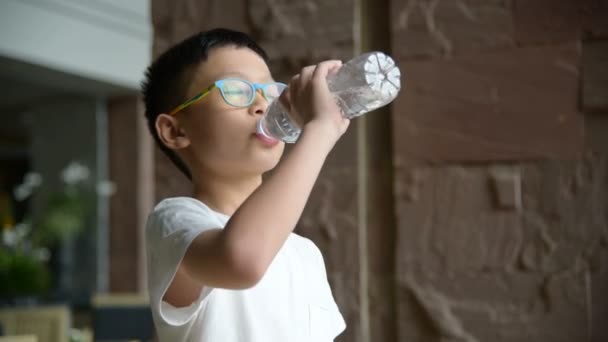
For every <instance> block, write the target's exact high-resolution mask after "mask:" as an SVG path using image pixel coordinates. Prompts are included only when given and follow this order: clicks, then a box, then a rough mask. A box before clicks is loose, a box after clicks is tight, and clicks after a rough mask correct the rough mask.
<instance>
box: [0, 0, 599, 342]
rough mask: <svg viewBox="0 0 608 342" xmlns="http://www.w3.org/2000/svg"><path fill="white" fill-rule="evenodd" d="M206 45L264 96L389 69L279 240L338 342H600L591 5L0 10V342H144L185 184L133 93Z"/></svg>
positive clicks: (595, 49) (487, 0)
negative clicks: (222, 50)
mask: <svg viewBox="0 0 608 342" xmlns="http://www.w3.org/2000/svg"><path fill="white" fill-rule="evenodd" d="M218 26H219V27H228V28H233V29H237V30H242V31H245V32H247V33H249V34H251V35H252V36H253V37H254V38H255V39H256V40H258V41H259V42H260V43H261V44H262V46H263V47H264V48H265V49H266V50H267V51H268V53H269V55H270V59H271V65H270V66H271V70H272V71H273V72H274V74H275V78H277V79H279V80H283V81H286V80H289V78H290V76H291V75H293V74H295V73H297V72H298V70H299V69H300V68H301V67H303V66H305V65H309V64H314V63H317V62H319V61H321V60H323V59H328V58H338V59H342V60H344V61H346V60H348V59H350V58H351V57H353V56H355V55H357V54H359V53H361V52H365V51H370V50H381V51H384V52H387V53H389V54H390V55H391V56H393V57H394V58H395V60H396V61H397V63H398V65H399V67H400V68H401V71H402V74H403V79H402V84H403V85H404V87H403V89H402V91H401V93H400V95H399V97H398V98H397V99H396V100H395V102H394V103H393V104H392V105H391V106H389V107H387V108H384V109H381V110H378V111H376V112H374V113H370V114H368V115H366V116H364V117H361V118H358V119H356V120H354V121H353V124H352V125H351V127H350V129H349V131H348V132H347V134H346V135H345V137H344V138H343V139H342V140H341V141H340V143H339V144H338V145H337V147H336V148H335V149H334V151H333V152H332V154H331V156H330V158H329V160H328V161H327V163H326V165H325V167H324V170H323V172H322V175H321V177H320V179H319V180H318V182H317V184H316V187H315V189H314V191H313V195H312V198H311V200H310V201H309V203H308V205H307V208H306V210H305V213H304V215H303V217H302V219H301V221H300V224H299V225H298V227H297V232H298V233H299V234H301V235H304V236H307V237H309V238H311V239H312V240H314V241H315V242H316V243H317V245H318V246H319V247H320V248H321V250H322V251H323V253H324V256H325V263H326V265H327V270H328V277H329V280H330V283H331V286H332V288H333V291H334V296H335V298H336V301H337V302H338V305H339V307H340V309H341V311H342V313H343V315H344V317H345V319H346V321H347V325H348V327H347V330H346V331H345V332H344V333H343V334H342V335H341V336H340V337H339V338H338V339H337V341H344V342H347V341H348V342H350V341H353V342H371V341H387V342H391V341H466V342H477V341H479V342H481V341H518V342H523V341H526V342H527V341H564V342H565V341H594V342H600V341H608V328H606V325H607V324H608V269H607V267H608V165H607V158H608V116H607V115H608V1H606V0H578V1H577V0H332V1H329V0H327V1H321V0H310V1H298V2H294V1H287V0H223V1H219V0H205V1H202V0H201V1H197V0H180V1H170V0H131V1H119V0H89V1H80V0H0V87H1V88H0V89H1V90H2V91H0V118H1V120H2V123H1V124H0V224H2V227H1V229H2V240H1V241H0V247H1V249H0V341H4V340H3V338H4V339H8V338H9V337H6V336H5V335H13V336H14V335H19V336H23V338H29V340H31V341H35V340H38V341H66V340H71V341H89V340H92V339H95V340H100V341H101V340H119V339H142V340H145V339H149V338H151V337H152V335H153V334H152V327H151V321H150V316H149V311H147V308H146V306H147V296H146V286H145V249H144V245H143V242H144V241H143V227H144V224H145V219H146V217H147V214H148V213H149V212H150V210H151V209H152V207H153V206H154V204H155V203H156V202H158V201H159V200H160V199H162V198H165V197H168V196H175V195H187V194H188V182H187V180H186V179H185V178H184V177H183V176H182V175H181V174H180V173H179V172H178V171H177V169H175V167H174V166H173V165H172V164H171V163H170V162H169V161H168V160H167V159H166V158H165V157H164V156H163V155H162V154H161V153H160V151H159V150H158V149H157V148H156V147H155V146H154V144H153V141H152V139H151V138H150V137H149V134H148V132H147V129H146V127H145V125H144V121H143V107H142V104H141V102H140V100H141V99H140V97H139V85H140V82H141V80H142V77H143V71H144V70H145V68H146V67H147V65H148V64H149V63H150V62H151V61H152V59H153V58H154V57H155V56H157V55H159V54H160V53H161V52H163V51H164V50H165V49H167V48H168V47H169V46H170V45H172V44H174V43H176V42H178V41H179V40H181V39H183V38H185V37H187V36H189V35H191V34H193V33H195V32H198V31H200V30H206V29H210V28H213V27H218ZM2 336H5V337H2ZM24 341H25V340H24Z"/></svg>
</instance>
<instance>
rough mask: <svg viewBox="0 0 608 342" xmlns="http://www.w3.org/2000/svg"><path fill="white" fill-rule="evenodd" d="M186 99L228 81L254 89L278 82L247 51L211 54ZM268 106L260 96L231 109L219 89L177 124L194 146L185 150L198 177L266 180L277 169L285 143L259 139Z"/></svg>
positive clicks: (180, 116)
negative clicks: (265, 175)
mask: <svg viewBox="0 0 608 342" xmlns="http://www.w3.org/2000/svg"><path fill="white" fill-rule="evenodd" d="M194 72H195V75H194V77H193V80H192V84H191V85H190V87H189V89H188V93H187V94H186V95H187V96H186V97H188V98H189V97H191V96H193V95H195V94H197V93H199V92H200V91H202V90H203V89H205V88H207V87H209V86H210V85H211V84H213V83H214V82H215V81H217V80H220V79H224V78H229V77H230V78H233V77H236V78H241V79H245V80H247V81H250V82H253V83H269V82H273V81H274V80H273V79H272V76H271V74H270V70H269V69H268V66H267V65H266V63H265V62H264V60H263V59H262V58H261V57H260V56H259V55H258V54H256V53H255V52H253V51H252V50H250V49H248V48H236V47H232V46H227V47H220V48H215V49H212V50H211V51H210V53H209V56H208V59H207V61H205V62H204V63H201V64H200V65H199V66H198V67H197V68H196V69H194ZM267 106H268V103H267V102H266V99H265V98H264V96H263V95H262V94H261V93H259V92H258V93H257V94H256V97H255V99H254V101H253V103H252V104H251V106H249V107H247V108H238V107H234V106H231V105H229V104H227V103H226V102H225V101H224V99H223V98H222V95H221V93H220V90H219V89H217V88H214V89H213V90H212V91H211V93H210V94H209V95H207V96H206V98H204V99H202V100H201V101H199V102H198V103H195V104H193V105H192V106H190V107H189V108H187V109H186V110H184V112H182V113H178V115H177V118H178V120H179V121H180V124H181V125H180V126H182V128H183V130H184V131H185V134H186V137H187V138H188V140H189V145H188V146H187V147H186V149H187V154H188V156H189V158H188V159H189V160H190V163H189V164H194V165H190V167H191V168H194V169H193V170H191V171H192V172H193V173H195V172H199V173H200V172H203V173H204V172H213V173H218V174H221V175H225V176H239V175H252V174H260V175H261V174H262V173H264V172H266V171H268V170H271V169H272V168H274V167H275V166H276V164H277V163H278V161H279V159H280V158H281V155H282V153H283V149H284V143H283V142H278V143H274V144H270V143H268V142H267V141H264V140H261V139H260V138H259V137H258V136H257V135H256V125H257V122H258V121H259V120H260V118H261V117H262V115H263V114H264V112H265V111H266V108H267Z"/></svg>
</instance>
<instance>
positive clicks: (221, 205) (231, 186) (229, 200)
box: [193, 175, 262, 216]
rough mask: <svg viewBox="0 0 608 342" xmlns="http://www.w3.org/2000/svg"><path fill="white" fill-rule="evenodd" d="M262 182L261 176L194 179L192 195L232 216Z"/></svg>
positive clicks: (212, 207)
mask: <svg viewBox="0 0 608 342" xmlns="http://www.w3.org/2000/svg"><path fill="white" fill-rule="evenodd" d="M260 184H262V176H259V175H258V176H252V177H243V178H238V179H233V178H232V179H227V178H223V179H217V178H216V179H209V178H205V179H204V180H202V179H198V180H197V179H194V193H193V197H194V198H196V199H198V200H200V201H202V202H204V203H205V204H206V205H207V206H208V207H209V208H211V209H213V210H214V211H217V212H219V213H222V214H225V215H228V216H232V214H234V212H235V211H236V210H237V209H238V208H239V207H240V206H241V204H242V203H243V202H244V201H245V200H246V199H247V197H249V196H250V195H251V194H252V193H253V192H254V191H255V189H257V188H258V187H259V186H260Z"/></svg>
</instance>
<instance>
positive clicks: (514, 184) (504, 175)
mask: <svg viewBox="0 0 608 342" xmlns="http://www.w3.org/2000/svg"><path fill="white" fill-rule="evenodd" d="M491 179H492V187H493V190H494V194H495V196H496V197H495V203H496V206H497V207H498V208H499V209H509V210H520V209H521V175H520V173H519V172H518V171H517V170H513V169H505V168H496V169H494V170H492V171H491Z"/></svg>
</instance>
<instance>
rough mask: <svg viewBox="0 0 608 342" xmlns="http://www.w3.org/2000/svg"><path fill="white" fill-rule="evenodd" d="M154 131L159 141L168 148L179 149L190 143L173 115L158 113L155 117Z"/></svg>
mask: <svg viewBox="0 0 608 342" xmlns="http://www.w3.org/2000/svg"><path fill="white" fill-rule="evenodd" d="M156 133H157V134H158V137H159V138H160V141H162V142H163V144H165V146H167V147H168V148H170V149H173V150H179V149H182V148H186V147H188V146H189V145H190V139H189V138H188V136H187V135H186V132H185V131H184V129H183V128H182V127H181V126H180V123H179V121H178V120H177V118H176V117H174V116H171V115H168V114H160V115H159V116H158V117H157V118H156Z"/></svg>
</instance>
